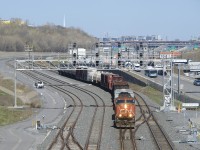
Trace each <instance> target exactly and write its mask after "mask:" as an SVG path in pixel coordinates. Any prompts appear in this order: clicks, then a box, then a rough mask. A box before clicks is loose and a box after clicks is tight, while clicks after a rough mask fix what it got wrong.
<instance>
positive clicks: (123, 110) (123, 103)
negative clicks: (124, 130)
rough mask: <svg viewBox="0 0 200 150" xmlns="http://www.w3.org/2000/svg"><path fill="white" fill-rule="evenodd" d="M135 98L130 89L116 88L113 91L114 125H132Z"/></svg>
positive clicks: (133, 122) (133, 121)
mask: <svg viewBox="0 0 200 150" xmlns="http://www.w3.org/2000/svg"><path fill="white" fill-rule="evenodd" d="M135 102H136V98H135V96H134V93H133V91H132V90H131V89H116V90H115V92H114V107H115V120H114V125H115V126H116V127H127V126H128V125H129V126H131V127H134V124H135V109H136V108H135Z"/></svg>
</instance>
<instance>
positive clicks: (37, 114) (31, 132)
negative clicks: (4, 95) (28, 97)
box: [0, 60, 65, 150]
mask: <svg viewBox="0 0 200 150" xmlns="http://www.w3.org/2000/svg"><path fill="white" fill-rule="evenodd" d="M0 72H1V74H4V75H6V76H7V77H10V78H13V76H14V74H13V71H12V70H10V69H9V68H8V67H6V66H5V60H0ZM17 79H18V80H19V81H20V82H21V81H22V82H24V84H26V85H29V86H33V81H32V80H31V79H30V78H28V77H26V76H24V75H22V74H20V73H17ZM36 90H37V91H38V92H39V93H40V95H41V99H42V101H43V106H44V108H48V109H40V110H39V109H34V110H33V112H34V115H33V116H32V117H31V118H29V119H27V120H24V121H22V122H19V123H16V124H13V125H9V126H4V127H0V149H2V150H5V149H9V150H28V149H36V146H37V145H38V144H40V143H41V142H42V141H43V140H44V138H45V137H46V135H47V132H46V130H45V131H42V130H36V129H35V126H33V123H34V122H35V120H41V122H42V124H45V125H48V126H54V125H56V124H57V122H58V121H59V120H60V118H61V116H62V114H63V111H64V109H63V108H64V105H65V104H64V100H63V98H62V97H61V96H60V95H59V94H58V93H56V92H54V91H52V89H50V88H49V87H45V88H44V89H36ZM54 108H59V109H54ZM42 116H45V117H44V119H43V117H42Z"/></svg>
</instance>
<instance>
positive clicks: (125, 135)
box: [119, 125, 136, 150]
mask: <svg viewBox="0 0 200 150" xmlns="http://www.w3.org/2000/svg"><path fill="white" fill-rule="evenodd" d="M119 133H120V149H121V150H130V149H132V150H135V148H136V143H135V136H134V133H135V131H134V128H133V127H132V126H131V125H130V126H127V127H126V128H121V127H120V130H119Z"/></svg>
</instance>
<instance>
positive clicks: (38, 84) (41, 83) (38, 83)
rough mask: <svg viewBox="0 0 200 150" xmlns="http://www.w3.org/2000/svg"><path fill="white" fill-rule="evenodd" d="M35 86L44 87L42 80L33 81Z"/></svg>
mask: <svg viewBox="0 0 200 150" xmlns="http://www.w3.org/2000/svg"><path fill="white" fill-rule="evenodd" d="M35 87H36V88H44V83H43V82H42V81H38V82H36V83H35Z"/></svg>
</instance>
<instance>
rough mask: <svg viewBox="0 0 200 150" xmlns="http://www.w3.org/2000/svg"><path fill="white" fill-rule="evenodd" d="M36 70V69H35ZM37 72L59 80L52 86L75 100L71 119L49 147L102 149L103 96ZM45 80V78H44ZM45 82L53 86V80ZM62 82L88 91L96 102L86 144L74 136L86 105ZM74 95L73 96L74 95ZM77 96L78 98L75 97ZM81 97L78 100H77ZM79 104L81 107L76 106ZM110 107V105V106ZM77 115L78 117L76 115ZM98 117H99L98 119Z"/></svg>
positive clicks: (46, 76)
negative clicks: (81, 143) (79, 141)
mask: <svg viewBox="0 0 200 150" xmlns="http://www.w3.org/2000/svg"><path fill="white" fill-rule="evenodd" d="M34 72H35V71H34ZM23 73H24V74H27V75H28V76H30V77H32V78H34V79H38V80H39V78H38V77H36V76H34V75H30V73H27V71H23ZM35 73H36V74H39V75H41V76H43V77H45V78H48V79H51V80H54V81H56V82H59V86H56V85H53V86H52V88H55V89H57V90H59V91H61V92H63V93H65V94H67V95H68V96H70V97H71V99H73V101H74V105H73V111H72V113H71V114H70V117H69V119H67V121H66V122H65V125H64V126H63V127H61V129H60V131H59V133H58V135H57V136H56V139H55V140H54V141H53V142H52V144H51V146H50V147H49V148H48V149H55V148H56V149H64V148H68V149H100V144H101V137H102V131H103V121H104V114H105V107H106V106H105V103H104V101H103V99H102V98H101V97H99V96H98V95H97V94H96V93H93V92H91V91H88V90H86V89H83V88H80V87H77V86H76V85H71V84H69V83H66V82H63V81H61V80H58V79H56V78H53V77H51V76H48V75H46V74H43V73H41V72H35ZM43 81H44V80H43ZM44 83H46V84H49V86H51V82H49V81H46V80H45V81H44ZM60 84H63V86H66V85H70V87H73V88H74V89H76V90H80V91H82V92H84V93H87V94H88V95H90V97H92V99H93V100H94V102H95V105H91V106H90V107H94V114H93V117H92V121H91V125H90V126H89V133H88V136H87V139H86V143H85V145H84V146H81V145H80V144H79V143H78V141H77V140H76V138H75V136H74V131H73V130H74V128H75V125H76V123H77V120H78V118H79V116H80V114H81V112H82V109H83V107H84V105H83V104H82V102H81V99H80V98H78V97H77V96H76V94H73V93H71V92H70V95H69V91H66V89H63V88H62V86H60ZM72 95H73V96H72ZM74 97H76V98H74ZM75 99H79V100H78V101H79V102H77V100H75ZM76 106H79V107H76ZM108 107H110V106H108ZM74 116H77V117H74ZM96 118H98V119H96Z"/></svg>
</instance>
